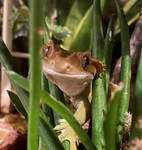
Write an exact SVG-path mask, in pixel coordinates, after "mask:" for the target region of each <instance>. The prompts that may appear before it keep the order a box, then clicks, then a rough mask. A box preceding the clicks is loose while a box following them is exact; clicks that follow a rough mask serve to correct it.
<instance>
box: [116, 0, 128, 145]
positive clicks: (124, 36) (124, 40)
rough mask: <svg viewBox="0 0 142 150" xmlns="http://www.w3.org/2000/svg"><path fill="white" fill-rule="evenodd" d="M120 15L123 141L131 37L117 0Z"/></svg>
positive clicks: (120, 116)
mask: <svg viewBox="0 0 142 150" xmlns="http://www.w3.org/2000/svg"><path fill="white" fill-rule="evenodd" d="M115 3H116V7H117V12H118V16H119V19H120V28H121V49H122V61H121V81H122V82H123V83H124V88H123V91H122V95H121V102H120V109H119V116H118V118H119V122H120V124H119V125H118V136H119V137H118V139H119V142H120V143H121V142H122V136H123V131H124V119H125V113H126V112H127V111H128V107H129V100H130V76H131V74H130V63H131V62H130V44H129V42H130V38H129V29H128V25H127V22H126V18H125V15H124V13H123V10H122V9H121V8H120V6H119V3H118V0H115Z"/></svg>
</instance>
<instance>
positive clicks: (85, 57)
mask: <svg viewBox="0 0 142 150" xmlns="http://www.w3.org/2000/svg"><path fill="white" fill-rule="evenodd" d="M84 60H85V64H84V67H85V68H86V67H87V66H88V65H89V64H90V59H89V57H88V56H84Z"/></svg>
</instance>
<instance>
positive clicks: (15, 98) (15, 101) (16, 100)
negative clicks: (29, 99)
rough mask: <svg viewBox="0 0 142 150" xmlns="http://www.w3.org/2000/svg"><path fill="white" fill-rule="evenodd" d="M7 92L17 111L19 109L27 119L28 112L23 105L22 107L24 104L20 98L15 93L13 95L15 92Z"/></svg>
mask: <svg viewBox="0 0 142 150" xmlns="http://www.w3.org/2000/svg"><path fill="white" fill-rule="evenodd" d="M7 92H8V95H9V97H10V99H11V101H12V102H13V104H14V106H15V107H16V109H17V110H18V111H19V112H20V113H21V114H22V115H23V116H25V118H27V112H26V111H25V109H24V107H23V105H22V103H21V101H20V99H19V97H18V96H17V95H16V94H15V93H13V92H11V91H7Z"/></svg>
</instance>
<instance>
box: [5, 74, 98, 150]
mask: <svg viewBox="0 0 142 150" xmlns="http://www.w3.org/2000/svg"><path fill="white" fill-rule="evenodd" d="M7 74H8V76H9V77H10V79H11V80H12V81H13V82H15V83H16V84H18V85H20V86H21V87H22V88H24V89H25V90H27V91H29V81H28V80H27V79H25V78H24V77H22V76H21V75H19V74H17V73H14V72H13V71H12V72H11V71H7ZM25 83H26V84H25ZM41 99H42V100H43V101H44V102H45V103H46V104H47V105H48V106H50V107H51V108H52V109H54V110H55V111H56V112H57V113H58V114H59V115H61V116H62V117H63V118H65V119H66V120H67V121H68V123H69V124H70V126H71V127H72V128H73V129H74V131H75V132H76V133H77V135H78V136H79V138H80V140H81V141H82V143H83V144H84V146H85V147H86V148H87V149H88V150H92V149H94V148H95V147H94V145H93V143H92V141H91V139H90V138H89V136H88V135H87V133H86V132H85V131H84V130H83V129H82V128H81V126H80V124H79V123H78V122H77V120H76V119H75V117H74V116H73V114H72V113H71V112H70V111H69V110H68V108H67V107H66V106H65V105H64V104H63V103H61V102H60V101H57V100H56V99H54V98H53V97H51V96H50V95H49V94H48V93H47V92H46V91H44V90H41Z"/></svg>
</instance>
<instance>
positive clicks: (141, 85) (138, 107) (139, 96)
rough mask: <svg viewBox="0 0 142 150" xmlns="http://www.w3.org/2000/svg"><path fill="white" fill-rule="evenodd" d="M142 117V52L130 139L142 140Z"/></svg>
mask: <svg viewBox="0 0 142 150" xmlns="http://www.w3.org/2000/svg"><path fill="white" fill-rule="evenodd" d="M141 116H142V50H141V56H140V60H139V66H138V72H137V78H136V85H135V90H134V98H133V119H132V127H131V132H130V133H131V134H130V139H131V140H132V139H135V138H140V139H142V129H141V127H140V126H138V125H140V123H139V121H140V117H141Z"/></svg>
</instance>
